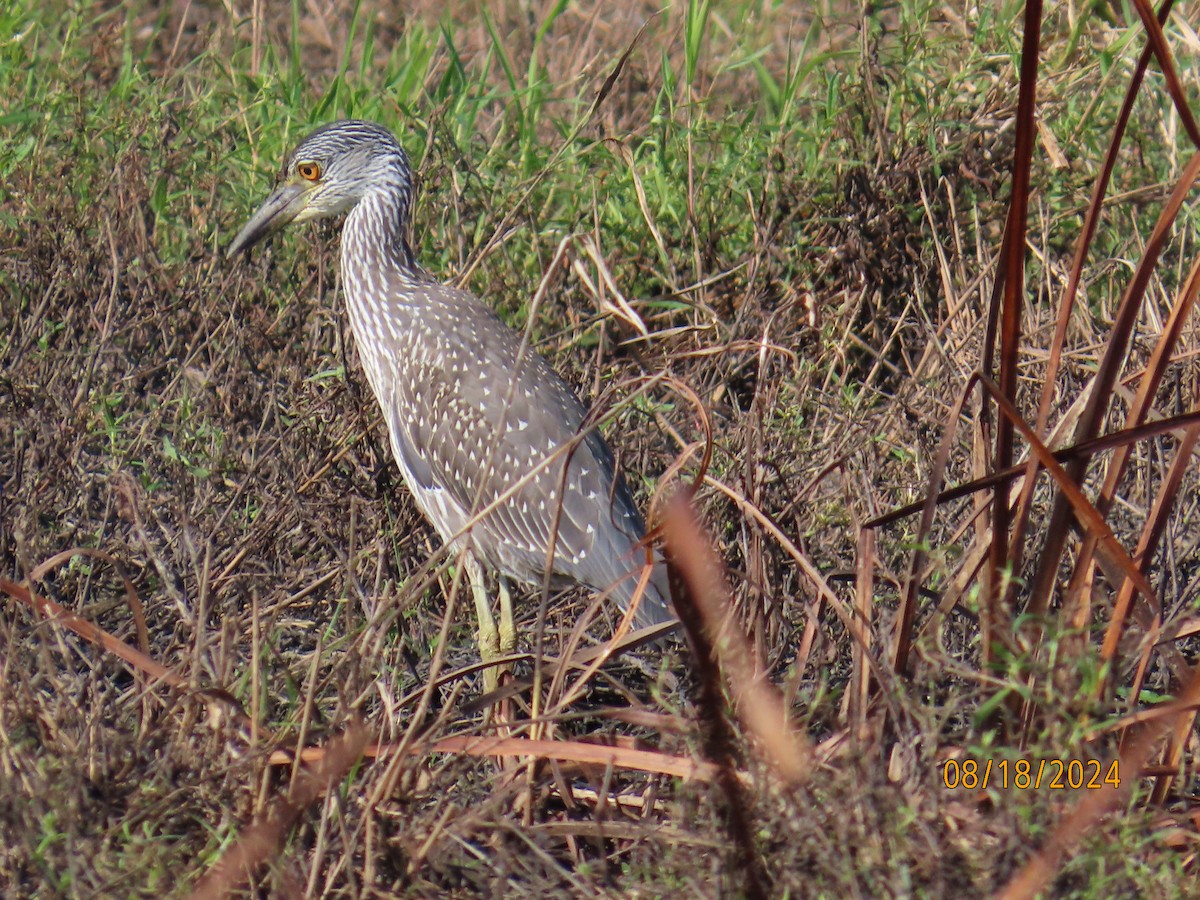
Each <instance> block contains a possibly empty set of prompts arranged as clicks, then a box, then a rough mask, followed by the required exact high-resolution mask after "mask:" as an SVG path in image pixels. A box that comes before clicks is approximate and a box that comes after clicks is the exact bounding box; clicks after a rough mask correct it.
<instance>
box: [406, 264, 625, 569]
mask: <svg viewBox="0 0 1200 900" xmlns="http://www.w3.org/2000/svg"><path fill="white" fill-rule="evenodd" d="M435 289H436V290H437V291H438V292H439V293H438V299H439V302H440V303H441V304H442V305H441V308H439V309H438V310H437V311H436V312H435V313H433V315H434V316H435V317H436V316H441V317H444V318H445V319H447V320H448V321H443V322H442V323H441V324H440V327H438V329H437V331H438V333H437V340H436V341H426V342H424V343H419V342H416V343H415V345H414V346H413V347H412V348H411V349H412V353H413V356H412V358H409V359H405V360H403V361H402V362H403V366H404V367H405V368H406V369H407V371H408V372H409V373H410V374H411V377H407V378H395V379H391V381H392V383H393V384H395V385H396V388H395V390H396V391H397V392H398V393H397V396H396V397H395V398H394V400H395V402H393V403H390V404H388V403H385V404H384V405H385V407H387V408H388V409H389V427H390V428H391V430H392V432H393V444H394V446H395V447H396V453H397V456H398V457H401V459H400V460H399V461H400V464H401V466H402V467H405V468H407V470H408V472H409V474H411V475H413V476H414V477H415V478H416V479H418V480H419V482H420V485H421V487H423V488H426V489H428V490H432V491H440V492H441V493H442V495H444V499H446V500H449V501H451V502H452V503H453V505H454V507H456V508H457V510H458V511H459V517H458V518H459V519H460V521H458V522H443V523H439V522H435V523H434V524H435V525H437V526H438V528H439V530H441V531H442V532H443V536H445V537H448V536H449V534H447V533H446V531H447V529H449V530H450V531H452V532H453V531H457V530H458V529H459V528H461V526H462V525H463V524H465V522H466V521H467V514H468V513H469V512H470V511H471V510H480V509H483V508H484V507H486V506H488V505H489V504H491V503H492V502H493V501H495V500H496V499H497V498H498V497H499V496H500V495H501V494H503V493H505V492H506V491H508V490H510V489H511V488H512V486H513V485H514V484H515V483H516V482H518V481H522V480H524V481H523V484H522V485H521V487H519V488H518V489H517V490H516V491H515V492H514V493H513V494H512V495H511V496H510V498H509V499H508V500H506V501H505V502H503V503H502V504H501V505H499V506H498V507H497V508H496V509H495V510H493V511H492V512H490V513H489V515H488V517H487V519H486V520H485V521H484V522H483V523H482V524H483V530H484V531H485V532H490V533H491V534H493V535H494V536H495V537H496V538H498V539H500V540H501V541H503V543H504V545H505V546H504V552H506V553H509V554H514V553H515V554H516V555H517V556H519V557H520V558H521V560H520V562H521V565H522V567H523V568H525V569H528V570H529V571H531V572H537V571H540V570H541V569H542V568H544V566H545V560H546V546H547V544H548V542H549V536H550V533H551V531H552V529H553V528H554V527H555V523H554V518H555V515H556V514H557V511H558V508H559V506H560V505H561V514H559V515H558V523H557V532H556V535H557V543H556V548H557V557H558V558H557V559H556V564H555V567H554V568H555V570H556V571H557V572H559V573H560V574H564V575H568V576H570V577H572V578H575V579H576V580H579V581H582V582H584V583H587V584H591V585H592V586H594V587H600V588H603V587H606V586H608V584H609V583H610V582H611V581H612V578H610V577H609V576H610V574H611V573H610V572H609V571H608V570H609V569H610V568H611V565H607V564H606V565H602V563H603V562H604V558H609V557H612V556H613V555H614V554H620V553H625V554H626V555H627V554H628V551H629V549H630V548H631V547H632V545H633V543H634V542H636V541H637V540H638V539H639V538H640V537H641V535H642V523H641V518H640V516H639V515H638V514H637V510H636V507H635V506H634V505H633V501H632V498H631V496H630V494H629V491H628V489H627V488H626V487H625V485H624V482H623V481H622V480H621V479H619V478H617V477H616V472H615V465H614V461H613V457H612V454H611V452H610V451H609V449H608V447H607V445H606V444H605V443H604V440H603V438H602V437H601V436H600V435H599V433H598V432H596V431H592V432H589V433H588V434H587V435H586V436H584V437H583V438H582V439H581V440H579V441H578V444H577V445H576V446H575V447H574V449H573V450H571V451H569V457H570V467H569V469H568V473H567V481H566V492H565V494H566V496H565V499H564V498H563V494H564V491H563V477H562V475H563V469H562V464H563V462H565V461H566V459H567V455H566V454H564V453H562V452H561V451H562V448H564V447H566V446H569V445H570V444H571V442H572V441H573V440H576V438H577V436H578V434H579V432H580V429H581V426H582V423H583V420H584V418H585V415H586V410H585V408H584V406H583V404H582V403H581V402H580V400H579V398H578V397H577V396H576V395H575V392H574V391H573V390H571V388H570V387H569V386H568V385H567V383H566V382H565V381H563V379H562V378H561V377H559V375H558V374H557V373H556V372H555V371H554V369H553V368H551V366H550V365H549V364H548V363H547V362H546V361H545V360H544V359H543V358H542V357H541V356H539V355H538V354H537V353H536V352H534V351H533V350H532V349H529V348H526V349H525V351H523V352H522V351H521V349H520V337H519V335H517V334H516V333H515V332H513V331H512V330H511V329H510V328H508V326H507V325H505V324H504V323H503V322H501V321H500V319H499V318H497V317H496V316H495V315H494V314H493V313H492V312H491V310H489V309H488V308H487V307H485V306H483V304H481V303H480V302H479V301H478V300H476V299H475V298H474V297H472V296H471V295H470V294H466V293H465V292H460V291H452V290H451V289H448V288H444V287H442V286H437V287H436V288H435ZM426 324H427V323H426ZM506 407H507V408H506ZM556 451H559V455H558V456H557V457H555V458H554V459H553V460H552V461H550V462H549V463H547V460H548V458H549V457H551V456H552V455H553V454H554V453H555V452H556ZM488 471H491V472H493V473H494V474H492V475H491V476H490V477H487V476H486V473H487V472H488ZM438 499H439V500H440V499H441V498H440V497H439V498H438ZM613 525H616V526H617V529H618V531H619V533H614V529H613V527H612V526H613ZM617 545H619V546H617ZM483 549H485V550H486V549H487V548H483ZM609 563H611V559H609Z"/></svg>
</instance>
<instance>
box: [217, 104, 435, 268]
mask: <svg viewBox="0 0 1200 900" xmlns="http://www.w3.org/2000/svg"><path fill="white" fill-rule="evenodd" d="M411 180H412V175H411V170H410V168H409V164H408V156H407V155H405V153H404V149H403V148H402V147H401V146H400V144H399V142H398V141H397V140H396V138H395V137H393V136H392V133H391V132H390V131H388V130H387V129H386V128H384V127H383V126H382V125H376V124H375V123H374V122H363V121H358V120H347V121H342V122H334V123H332V124H330V125H323V126H322V127H320V128H318V129H317V130H316V131H314V132H313V133H312V134H310V135H309V136H308V137H306V138H305V139H304V140H302V141H301V142H300V143H299V145H297V147H296V149H295V150H294V151H292V155H291V156H290V157H288V161H287V163H286V164H285V165H284V167H283V172H282V174H281V175H280V176H279V182H278V183H277V184H276V185H275V190H273V191H272V192H271V195H270V196H269V197H267V199H266V200H265V201H264V202H263V204H262V206H260V207H259V208H258V211H257V212H255V213H254V215H253V216H251V217H250V221H248V222H247V223H246V224H245V226H243V228H242V230H241V231H239V232H238V234H237V237H235V238H234V239H233V243H231V244H230V245H229V250H228V251H227V254H226V255H227V256H229V257H233V256H235V255H236V254H238V253H240V252H242V251H245V250H249V249H250V248H251V247H253V246H254V245H255V244H257V243H258V242H259V241H261V240H262V239H263V238H265V237H267V236H268V235H271V234H274V233H275V232H276V231H279V230H280V229H281V228H283V227H284V226H285V225H289V224H291V223H293V222H306V221H308V220H309V219H323V218H329V217H331V216H338V215H341V214H342V213H345V212H348V211H349V210H351V209H352V208H353V207H354V206H355V205H356V204H357V203H358V202H359V201H360V200H361V199H362V198H363V197H364V196H365V195H366V194H367V192H368V191H371V190H394V191H399V192H401V193H402V194H403V195H404V196H405V197H407V195H408V193H409V191H410V190H411Z"/></svg>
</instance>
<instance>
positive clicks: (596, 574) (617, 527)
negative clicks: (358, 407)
mask: <svg viewBox="0 0 1200 900" xmlns="http://www.w3.org/2000/svg"><path fill="white" fill-rule="evenodd" d="M411 206H412V171H411V169H410V167H409V162H408V157H407V155H406V154H405V152H404V149H403V148H402V147H401V146H400V144H399V143H398V142H397V141H396V139H395V137H393V136H392V133H391V132H390V131H388V130H387V129H386V128H383V127H382V126H380V125H376V124H374V123H372V122H361V121H344V122H335V123H333V124H331V125H326V126H324V127H322V128H318V129H317V130H316V131H314V132H313V133H312V134H310V135H309V136H308V137H306V138H305V139H304V140H302V141H301V142H300V144H299V146H297V147H296V149H295V151H294V152H293V153H292V155H291V157H290V158H289V159H288V161H287V164H286V165H285V167H284V170H283V173H282V175H281V176H280V179H279V183H278V184H277V185H276V187H275V190H274V191H273V192H272V193H271V195H270V196H269V197H268V198H267V200H266V201H265V202H264V203H263V205H262V206H261V207H260V208H259V210H258V211H257V212H256V213H255V214H254V215H253V217H252V218H251V219H250V221H249V222H247V223H246V225H245V227H244V228H242V230H241V231H240V232H239V233H238V235H237V237H235V238H234V239H233V243H232V244H231V245H230V247H229V250H228V255H229V256H230V257H232V256H234V255H235V254H237V253H239V252H241V251H244V250H247V249H248V248H250V247H251V246H253V245H254V244H256V243H258V242H259V241H260V240H262V239H263V238H265V237H266V236H267V235H269V234H271V233H273V232H275V231H277V230H279V229H280V228H282V227H284V226H285V225H287V224H288V223H291V222H304V221H307V220H309V219H316V218H324V217H330V216H338V215H341V214H343V213H346V214H347V215H346V221H345V225H344V226H343V228H342V245H341V278H342V286H343V290H344V292H345V295H346V304H347V307H348V309H349V314H350V326H351V328H352V330H353V331H354V336H355V339H356V341H357V342H358V352H359V356H360V357H361V359H362V364H363V369H364V370H365V371H366V374H367V380H368V381H369V382H370V384H371V388H372V390H373V391H374V392H375V397H376V399H377V400H378V401H379V405H380V407H382V409H383V415H384V420H385V421H386V422H387V426H388V434H389V435H390V437H391V444H392V452H393V453H394V454H395V457H396V462H397V463H398V464H399V466H400V471H401V473H402V474H403V476H404V480H405V482H406V483H407V484H408V487H409V490H411V491H412V494H413V497H414V498H415V499H416V501H417V505H418V506H419V507H420V508H421V511H422V512H423V513H424V514H425V516H426V517H427V518H428V519H429V520H430V522H432V523H433V526H434V527H435V528H436V529H437V531H438V532H439V533H440V534H441V536H442V539H443V541H446V542H449V543H450V544H451V547H452V549H454V550H456V551H464V552H463V558H464V560H465V568H466V573H467V576H468V578H469V579H470V582H471V587H472V592H473V594H474V599H475V611H476V615H477V616H478V619H479V648H480V653H481V656H482V657H483V659H484V661H485V662H490V661H492V660H494V659H496V658H497V657H499V656H500V655H502V654H507V653H511V652H512V650H513V648H514V646H515V644H516V631H515V628H514V625H513V615H512V599H511V594H510V587H509V583H508V582H509V581H510V580H512V581H516V582H522V583H526V584H535V585H539V586H540V585H541V584H542V581H543V576H544V574H545V571H546V567H547V561H548V560H550V559H553V563H552V569H551V575H552V580H553V581H554V582H555V583H558V584H562V583H570V582H577V583H579V584H582V585H585V586H587V587H589V588H592V589H593V590H596V591H607V592H608V593H609V596H611V597H612V598H613V599H615V600H616V601H617V603H619V604H620V605H621V607H622V609H628V608H629V605H630V604H631V603H633V602H634V598H635V594H636V593H637V585H638V581H639V576H640V575H641V571H642V568H643V565H644V564H645V561H646V553H645V550H644V548H643V547H642V546H641V544H642V541H643V538H644V534H645V528H644V526H643V523H642V517H641V516H640V515H639V513H638V510H637V507H636V506H635V505H634V503H633V497H632V495H631V494H630V492H629V488H628V486H627V485H626V484H625V479H624V478H623V477H622V476H621V473H620V472H619V471H618V470H617V468H616V465H615V462H614V459H613V454H612V451H611V450H610V449H609V447H608V445H607V444H606V443H605V441H604V438H603V437H601V435H600V433H599V432H598V431H596V430H595V429H594V428H592V429H585V427H584V419H585V416H586V412H587V411H586V410H585V408H584V406H583V404H582V403H581V402H580V400H579V398H578V396H576V394H575V392H574V391H573V390H572V389H571V388H570V386H569V385H568V384H567V383H566V382H565V381H563V379H562V378H560V377H559V375H558V374H557V373H556V372H555V371H554V369H552V368H551V367H550V365H549V363H547V362H546V360H544V359H543V358H542V357H541V356H539V355H538V354H537V353H535V352H534V351H532V350H530V349H528V348H522V346H521V337H520V336H519V335H518V334H517V333H516V332H514V331H513V330H512V329H510V328H509V327H508V326H507V325H505V324H504V323H503V322H502V321H501V320H500V319H499V318H498V317H497V316H496V314H495V313H493V312H492V310H491V309H490V308H489V307H487V306H485V305H484V304H483V303H482V302H480V300H478V299H477V298H476V297H475V296H473V295H472V294H470V293H468V292H466V291H463V290H459V289H458V288H454V287H450V286H449V285H445V284H439V283H438V282H437V281H436V280H434V279H433V278H432V277H431V276H430V275H429V274H428V273H427V272H426V271H425V270H424V269H422V268H421V266H420V265H419V264H418V263H417V260H416V258H415V257H414V255H413V250H412V247H411V246H409V243H408V238H407V235H408V223H409V216H410V212H411ZM564 465H566V466H567V468H566V472H565V476H564V471H563V467H564ZM552 536H554V537H555V539H556V540H555V545H554V551H553V556H552V557H551V554H550V541H551V537H552ZM484 567H486V568H488V569H490V570H492V571H494V572H496V573H497V575H498V576H499V593H500V627H499V629H498V630H497V628H496V623H495V620H494V619H493V617H492V613H491V609H490V603H489V595H488V590H487V582H486V580H485V575H484ZM667 597H668V591H667V578H666V572H665V569H664V566H663V564H662V563H661V562H656V563H655V564H654V568H653V571H652V572H651V575H650V579H649V581H648V583H647V584H646V587H645V590H644V592H642V594H641V597H640V601H639V604H638V607H637V610H636V621H637V622H638V623H639V624H640V625H643V626H646V625H656V624H659V623H662V622H666V621H669V620H670V619H671V618H672V617H671V613H670V610H669V608H668V606H667ZM486 674H487V675H488V676H489V677H487V678H486V679H485V683H486V684H487V686H488V687H494V686H495V678H496V676H495V669H494V668H489V669H488V670H487V673H486Z"/></svg>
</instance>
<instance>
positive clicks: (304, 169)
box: [296, 162, 321, 181]
mask: <svg viewBox="0 0 1200 900" xmlns="http://www.w3.org/2000/svg"><path fill="white" fill-rule="evenodd" d="M296 171H297V172H299V173H300V177H301V178H303V179H305V180H306V181H316V180H317V179H318V178H320V177H321V167H320V166H318V165H317V164H316V163H313V162H305V163H300V165H298V166H296Z"/></svg>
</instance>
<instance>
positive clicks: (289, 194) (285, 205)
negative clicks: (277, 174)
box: [225, 182, 311, 259]
mask: <svg viewBox="0 0 1200 900" xmlns="http://www.w3.org/2000/svg"><path fill="white" fill-rule="evenodd" d="M310 196H311V195H310V192H309V188H308V186H307V185H303V184H296V183H295V182H284V183H283V184H280V185H278V186H277V187H276V188H275V190H273V191H271V196H270V197H268V198H267V199H266V201H265V202H264V203H263V205H262V206H260V207H259V208H258V212H256V213H255V214H254V215H253V216H251V217H250V221H249V222H247V223H246V224H245V225H244V226H242V230H241V231H239V232H238V233H237V237H235V238H234V239H233V243H232V244H230V245H229V249H228V250H226V251H225V256H226V258H228V259H232V258H233V257H234V256H236V255H237V254H239V253H241V252H243V251H245V250H249V249H250V248H251V247H253V246H254V245H255V244H257V243H258V242H259V241H261V240H262V239H263V238H265V237H267V236H268V235H271V234H274V233H275V232H276V231H278V230H279V229H281V228H283V227H284V226H285V225H287V224H288V223H289V222H291V221H292V220H294V219H295V218H296V216H298V215H300V213H302V212H303V211H304V209H305V207H307V206H308V201H309V197H310Z"/></svg>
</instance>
